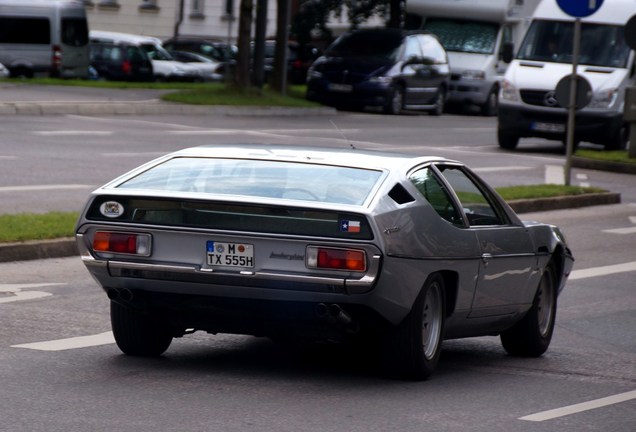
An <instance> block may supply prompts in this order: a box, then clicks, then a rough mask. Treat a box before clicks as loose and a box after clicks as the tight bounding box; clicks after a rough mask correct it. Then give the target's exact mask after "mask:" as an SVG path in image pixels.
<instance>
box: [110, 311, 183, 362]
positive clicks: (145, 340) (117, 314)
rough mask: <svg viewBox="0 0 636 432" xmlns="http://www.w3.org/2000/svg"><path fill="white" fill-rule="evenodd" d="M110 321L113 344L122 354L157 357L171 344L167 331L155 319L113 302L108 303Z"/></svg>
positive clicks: (145, 313)
mask: <svg viewBox="0 0 636 432" xmlns="http://www.w3.org/2000/svg"><path fill="white" fill-rule="evenodd" d="M110 321H111V326H112V328H113V335H114V336H115V342H117V346H118V347H119V349H120V350H121V351H122V352H123V353H124V354H127V355H131V356H141V357H157V356H160V355H161V354H163V353H164V352H165V351H166V350H167V349H168V347H169V346H170V343H171V342H172V335H171V334H170V331H169V329H168V328H167V327H166V326H165V324H163V323H162V322H161V321H159V320H158V319H156V317H153V316H152V315H151V314H149V313H147V312H143V311H140V310H137V309H133V308H131V307H128V306H124V305H122V304H120V303H116V302H114V301H111V302H110Z"/></svg>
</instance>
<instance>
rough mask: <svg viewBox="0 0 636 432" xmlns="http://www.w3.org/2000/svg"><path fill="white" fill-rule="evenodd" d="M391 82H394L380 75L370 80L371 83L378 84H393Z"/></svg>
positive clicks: (388, 77)
mask: <svg viewBox="0 0 636 432" xmlns="http://www.w3.org/2000/svg"><path fill="white" fill-rule="evenodd" d="M391 81H393V78H392V77H390V76H386V75H378V76H374V77H371V78H369V82H371V83H376V84H391Z"/></svg>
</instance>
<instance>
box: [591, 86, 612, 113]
mask: <svg viewBox="0 0 636 432" xmlns="http://www.w3.org/2000/svg"><path fill="white" fill-rule="evenodd" d="M617 97H618V89H617V88H611V89H605V90H601V91H597V92H594V94H593V95H592V100H591V101H590V103H589V104H588V106H587V107H588V108H609V107H611V106H612V105H613V104H614V102H616V98H617Z"/></svg>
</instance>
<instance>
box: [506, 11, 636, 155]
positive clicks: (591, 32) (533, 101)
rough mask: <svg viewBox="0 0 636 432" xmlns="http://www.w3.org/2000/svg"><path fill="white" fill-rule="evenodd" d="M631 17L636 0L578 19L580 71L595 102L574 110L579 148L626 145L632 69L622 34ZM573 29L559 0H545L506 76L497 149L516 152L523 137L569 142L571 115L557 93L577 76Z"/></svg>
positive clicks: (631, 60) (631, 56)
mask: <svg viewBox="0 0 636 432" xmlns="http://www.w3.org/2000/svg"><path fill="white" fill-rule="evenodd" d="M634 14H636V2H635V1H634V0H611V1H606V2H604V3H603V5H602V6H601V7H600V9H599V10H598V11H597V12H596V13H594V14H593V15H591V16H589V17H586V18H582V19H581V23H582V25H581V51H580V56H579V66H578V69H577V73H578V74H579V75H582V76H584V77H585V78H586V79H587V80H588V81H589V83H590V84H591V86H592V91H593V96H592V100H591V102H590V103H589V104H588V106H587V107H585V108H583V109H581V110H578V111H577V114H576V124H575V130H574V141H575V143H578V142H580V141H587V142H592V143H596V144H601V145H604V146H605V148H606V149H612V150H616V149H624V148H626V146H627V142H628V139H629V124H628V123H626V122H625V121H624V120H623V106H624V101H625V88H626V87H627V86H631V85H633V84H634V72H635V70H634V52H633V51H632V50H630V49H629V47H628V46H627V43H626V42H625V36H624V30H625V24H626V22H627V20H628V19H629V18H630V17H631V16H632V15H634ZM573 31H574V18H572V17H570V16H569V15H566V14H565V13H564V12H562V11H561V9H560V8H559V6H558V5H557V2H556V1H554V0H542V2H541V3H540V4H539V6H538V7H537V10H536V12H535V16H534V18H533V20H532V23H531V25H530V28H529V29H528V32H527V34H526V37H525V39H524V41H523V43H522V45H521V47H520V49H519V51H518V52H517V56H516V58H515V59H514V61H513V62H512V63H511V64H510V67H509V68H508V71H507V72H506V75H505V79H504V82H503V86H502V90H501V94H500V106H499V116H498V127H497V137H498V141H499V146H500V147H502V148H505V149H514V148H516V147H517V144H518V143H519V139H520V138H523V137H540V138H547V139H551V140H562V141H563V142H565V139H566V125H567V118H568V113H567V110H566V109H565V108H562V107H561V106H560V105H559V104H558V102H557V100H556V98H555V88H556V85H557V83H558V82H559V80H561V78H563V77H564V76H566V75H570V74H571V73H572V42H573V37H572V36H573Z"/></svg>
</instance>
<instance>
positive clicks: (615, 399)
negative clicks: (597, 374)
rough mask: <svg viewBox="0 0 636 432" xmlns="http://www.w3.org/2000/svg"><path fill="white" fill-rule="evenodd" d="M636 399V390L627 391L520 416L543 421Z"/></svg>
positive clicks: (523, 418) (528, 419)
mask: <svg viewBox="0 0 636 432" xmlns="http://www.w3.org/2000/svg"><path fill="white" fill-rule="evenodd" d="M633 399H636V390H634V391H629V392H626V393H620V394H617V395H614V396H608V397H604V398H601V399H595V400H591V401H588V402H583V403H579V404H575V405H569V406H565V407H562V408H556V409H552V410H548V411H542V412H539V413H536V414H531V415H527V416H525V417H519V420H526V421H534V422H541V421H546V420H552V419H555V418H558V417H565V416H567V415H571V414H576V413H580V412H583V411H589V410H593V409H596V408H602V407H605V406H608V405H615V404H618V403H621V402H626V401H629V400H633Z"/></svg>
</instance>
